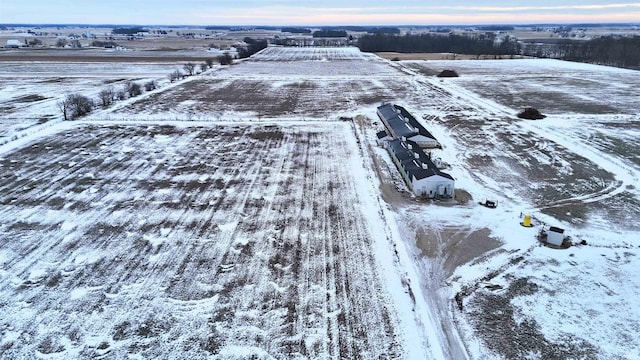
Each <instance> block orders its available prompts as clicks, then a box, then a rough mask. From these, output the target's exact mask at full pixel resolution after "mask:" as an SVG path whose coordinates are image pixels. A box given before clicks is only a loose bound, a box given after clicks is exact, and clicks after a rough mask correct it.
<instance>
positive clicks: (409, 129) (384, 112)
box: [378, 104, 440, 149]
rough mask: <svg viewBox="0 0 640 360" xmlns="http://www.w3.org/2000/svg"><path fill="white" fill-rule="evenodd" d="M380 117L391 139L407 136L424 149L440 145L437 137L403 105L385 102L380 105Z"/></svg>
mask: <svg viewBox="0 0 640 360" xmlns="http://www.w3.org/2000/svg"><path fill="white" fill-rule="evenodd" d="M378 117H379V118H380V120H382V123H383V124H384V127H385V131H386V133H387V134H388V135H389V137H390V139H400V138H403V137H405V138H407V140H411V141H414V142H415V143H417V144H418V145H419V146H420V147H421V148H423V149H427V148H437V147H439V146H440V144H439V143H438V141H437V140H436V139H435V137H434V136H433V135H431V133H430V132H429V131H427V129H425V128H424V126H422V124H420V123H419V122H418V121H417V120H416V119H415V118H414V117H413V115H411V114H410V113H409V112H408V111H407V110H405V109H404V108H403V107H402V106H398V105H393V104H383V105H381V106H379V107H378Z"/></svg>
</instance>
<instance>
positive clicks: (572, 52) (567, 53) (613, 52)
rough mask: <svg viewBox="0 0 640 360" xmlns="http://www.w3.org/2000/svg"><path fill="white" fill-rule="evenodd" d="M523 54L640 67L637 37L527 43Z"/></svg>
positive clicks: (630, 67) (639, 42)
mask: <svg viewBox="0 0 640 360" xmlns="http://www.w3.org/2000/svg"><path fill="white" fill-rule="evenodd" d="M523 54H524V55H528V56H536V57H549V58H556V59H562V60H568V61H577V62H586V63H593V64H600V65H608V66H617V67H623V68H629V69H640V36H632V37H617V36H603V37H599V38H596V39H592V40H586V41H575V40H564V41H561V42H559V43H556V44H534V45H532V44H530V45H528V46H525V47H524V50H523Z"/></svg>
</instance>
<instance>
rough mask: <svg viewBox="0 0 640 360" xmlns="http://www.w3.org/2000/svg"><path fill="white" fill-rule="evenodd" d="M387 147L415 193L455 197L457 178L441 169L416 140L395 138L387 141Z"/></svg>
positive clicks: (433, 196) (428, 195)
mask: <svg viewBox="0 0 640 360" xmlns="http://www.w3.org/2000/svg"><path fill="white" fill-rule="evenodd" d="M387 149H388V150H389V154H390V155H391V159H392V160H393V162H394V163H395V164H396V166H397V167H398V170H399V171H400V174H402V177H403V178H404V180H405V182H406V183H407V186H409V188H410V189H411V191H412V192H413V193H414V195H416V196H422V197H426V198H429V199H438V200H439V199H451V198H453V195H454V190H455V180H454V179H453V177H451V175H449V174H446V173H444V172H442V171H440V169H438V167H437V166H436V165H435V164H434V163H433V161H431V159H430V158H429V156H428V155H427V154H425V153H424V151H423V150H422V149H421V148H420V146H418V144H417V143H416V142H414V141H411V140H408V139H394V140H390V141H388V142H387Z"/></svg>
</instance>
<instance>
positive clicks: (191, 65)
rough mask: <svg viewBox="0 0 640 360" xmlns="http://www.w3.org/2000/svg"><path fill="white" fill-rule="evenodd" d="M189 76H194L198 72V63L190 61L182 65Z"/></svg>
mask: <svg viewBox="0 0 640 360" xmlns="http://www.w3.org/2000/svg"><path fill="white" fill-rule="evenodd" d="M182 68H183V69H184V71H186V73H187V75H188V76H192V75H193V74H194V73H195V72H196V64H194V63H192V62H188V63H186V64H184V65H183V66H182Z"/></svg>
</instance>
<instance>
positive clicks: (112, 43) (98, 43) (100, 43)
mask: <svg viewBox="0 0 640 360" xmlns="http://www.w3.org/2000/svg"><path fill="white" fill-rule="evenodd" d="M91 46H93V47H116V46H118V43H116V42H115V41H100V40H93V41H92V42H91Z"/></svg>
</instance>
